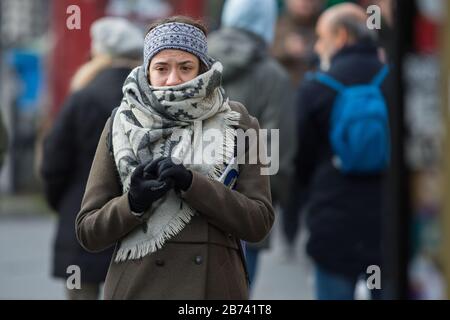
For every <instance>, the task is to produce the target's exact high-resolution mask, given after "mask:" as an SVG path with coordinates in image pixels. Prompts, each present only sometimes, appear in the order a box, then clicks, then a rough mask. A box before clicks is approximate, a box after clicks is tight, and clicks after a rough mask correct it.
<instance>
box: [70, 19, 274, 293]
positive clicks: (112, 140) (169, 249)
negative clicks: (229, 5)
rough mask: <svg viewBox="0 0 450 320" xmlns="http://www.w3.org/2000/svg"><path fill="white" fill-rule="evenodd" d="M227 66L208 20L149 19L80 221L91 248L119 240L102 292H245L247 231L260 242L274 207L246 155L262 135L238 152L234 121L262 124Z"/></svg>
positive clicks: (248, 126)
mask: <svg viewBox="0 0 450 320" xmlns="http://www.w3.org/2000/svg"><path fill="white" fill-rule="evenodd" d="M221 74H222V66H221V64H220V62H216V61H213V60H212V59H211V58H209V57H208V56H207V44H206V31H205V28H204V27H203V26H202V25H201V24H199V23H197V22H195V21H192V20H191V19H189V18H185V17H173V18H169V19H165V20H162V21H159V22H157V23H155V24H153V25H152V26H151V27H150V30H149V32H148V34H147V36H146V37H145V41H144V64H143V66H141V67H138V68H136V69H134V70H133V71H132V72H131V73H130V75H129V76H128V78H127V80H126V81H125V83H124V87H123V93H124V98H123V100H122V103H121V105H120V107H119V108H118V109H117V111H116V113H115V114H114V113H113V115H114V116H113V117H111V119H110V120H108V122H107V123H106V126H105V129H104V131H103V134H102V137H101V138H100V142H99V145H98V148H97V152H96V155H95V159H94V162H93V165H92V168H91V172H90V176H89V180H88V184H87V187H86V191H85V195H84V199H83V202H82V206H81V211H80V213H79V214H78V217H77V220H76V232H77V237H78V239H79V241H80V243H81V244H82V246H83V247H84V248H86V249H87V250H89V251H101V250H104V249H106V248H108V247H110V246H113V245H116V247H115V252H114V255H113V259H112V261H111V264H110V267H109V270H108V275H107V278H106V282H105V298H106V299H247V298H248V283H247V279H246V273H245V261H244V257H243V252H242V248H241V242H240V240H244V241H249V242H257V241H260V240H261V239H263V238H264V237H265V236H266V235H267V234H268V232H269V231H270V229H271V227H272V224H273V221H274V213H273V208H272V205H271V195H270V188H269V177H268V176H267V175H263V174H262V173H261V169H262V167H263V166H262V164H261V161H259V160H258V161H257V162H256V163H254V162H251V161H247V162H250V163H254V164H247V162H246V161H245V159H247V158H243V157H242V156H247V154H248V153H250V152H251V151H253V152H254V151H255V150H256V149H257V148H254V147H256V145H258V147H259V148H261V147H264V145H263V143H260V141H253V142H250V143H249V145H248V146H246V148H245V149H243V150H245V152H244V153H245V154H243V155H242V156H241V155H240V150H241V148H240V147H239V143H238V142H237V141H239V133H238V132H239V130H236V129H242V130H244V131H246V130H255V133H256V136H258V130H259V124H258V121H257V120H256V119H255V118H254V117H252V116H250V115H249V114H248V112H247V111H246V109H245V108H244V107H243V106H242V105H241V104H239V103H237V102H229V101H228V99H227V98H226V96H225V93H224V91H223V89H222V88H221V86H220V83H221ZM211 134H214V137H211ZM211 138H212V139H211ZM249 140H250V141H252V139H249ZM212 141H214V142H212ZM108 142H109V143H108ZM208 142H209V143H208ZM211 146H213V147H212V148H211ZM211 150H213V151H212V152H211V153H209V154H208V153H207V152H206V151H211ZM208 155H209V156H208ZM199 159H200V161H199ZM242 159H244V161H242Z"/></svg>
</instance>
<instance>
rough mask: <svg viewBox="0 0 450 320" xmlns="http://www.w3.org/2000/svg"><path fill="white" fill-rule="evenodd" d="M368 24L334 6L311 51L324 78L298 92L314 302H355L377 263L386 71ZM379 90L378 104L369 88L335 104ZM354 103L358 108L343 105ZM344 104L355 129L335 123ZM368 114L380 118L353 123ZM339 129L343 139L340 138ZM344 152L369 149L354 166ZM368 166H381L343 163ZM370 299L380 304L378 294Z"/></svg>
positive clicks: (353, 8)
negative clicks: (354, 87) (371, 110)
mask: <svg viewBox="0 0 450 320" xmlns="http://www.w3.org/2000/svg"><path fill="white" fill-rule="evenodd" d="M366 19H367V16H366V14H365V11H364V10H362V9H361V7H359V6H357V5H355V4H342V5H336V6H334V7H332V8H330V9H328V10H327V11H325V12H324V13H323V15H322V16H321V17H320V19H319V22H318V25H317V34H318V41H317V43H316V46H315V49H316V51H317V53H318V54H319V56H320V59H321V66H322V69H323V70H327V71H326V72H325V73H322V74H316V75H315V76H311V77H307V79H306V80H305V81H304V82H303V83H302V85H301V87H300V89H299V96H298V154H297V160H296V169H297V173H296V179H297V181H298V182H299V183H300V185H301V192H300V194H299V198H300V199H301V207H302V208H305V207H306V208H307V211H308V212H307V217H306V218H307V219H306V221H307V226H308V229H309V232H310V237H309V239H308V243H307V253H308V254H309V255H310V256H311V257H312V258H313V260H314V263H315V267H316V268H315V273H316V290H317V298H318V299H353V297H354V290H355V285H356V283H357V281H358V279H359V278H360V276H363V275H365V272H366V269H367V267H368V266H370V265H378V266H380V263H381V257H380V255H381V251H380V250H381V248H380V246H381V245H380V241H381V240H380V237H381V235H380V233H381V230H380V228H381V221H380V220H381V212H380V211H381V205H382V184H383V175H384V170H385V167H383V165H386V163H387V159H388V156H387V154H388V145H387V140H386V139H388V136H389V134H388V131H389V130H388V123H387V122H388V121H387V115H386V112H387V111H386V110H387V108H386V105H385V99H384V98H385V97H386V96H387V95H388V93H387V88H388V86H387V85H386V83H387V81H384V82H383V76H384V75H385V71H386V69H384V68H383V64H382V63H381V62H380V61H379V58H378V55H377V47H376V45H375V43H376V42H375V39H374V36H375V35H376V34H375V33H374V31H371V30H369V29H368V28H367V27H366ZM319 75H320V76H319ZM380 83H383V85H382V90H383V91H382V92H383V94H384V97H383V96H381V95H380V96H379V95H378V92H379V91H378V89H373V87H370V89H367V88H366V87H363V88H358V89H357V90H356V91H353V92H351V93H348V96H347V98H345V97H344V94H342V95H339V96H338V92H343V90H344V89H345V88H346V86H349V85H356V84H358V85H362V84H364V85H369V84H370V85H371V86H374V87H378V85H379V84H380ZM358 90H362V91H363V92H364V93H365V94H367V90H372V91H371V93H370V94H369V95H364V96H362V97H361V96H358V94H361V93H362V92H361V91H358ZM352 95H353V96H352ZM355 95H356V98H355V99H356V100H353V101H352V100H348V97H354V96H355ZM337 96H338V97H339V98H337ZM358 97H359V98H358ZM378 97H380V99H378V100H376V99H377V98H378ZM358 99H359V100H358ZM373 99H375V100H373ZM343 101H344V102H347V103H353V104H354V108H353V109H348V108H347V109H345V110H347V111H348V113H347V114H344V116H347V117H353V119H354V120H352V121H354V122H351V121H350V122H336V121H337V120H335V119H340V121H344V120H345V118H337V117H338V116H339V117H341V116H342V113H339V112H341V111H340V110H342V108H344V107H345V106H344V107H342V103H343ZM358 101H360V102H358ZM338 102H339V103H340V104H339V106H338V105H337V104H336V103H338ZM367 106H373V107H374V108H375V109H376V112H381V113H380V115H379V114H378V113H375V115H374V116H373V117H374V118H373V119H372V118H370V117H368V118H359V117H361V114H362V113H361V112H367V110H368V109H367ZM352 110H353V111H352ZM332 115H333V116H332ZM347 119H349V118H347ZM353 124H355V126H354V127H352V125H353ZM341 129H342V130H344V131H343V132H344V133H345V134H344V136H341V135H339V134H340V132H341V131H339V130H341ZM358 130H359V131H358ZM358 132H359V133H358ZM355 133H356V135H355ZM339 137H343V140H339V139H338V138H339ZM366 137H369V138H373V139H374V140H373V141H375V144H373V143H370V142H367V141H366V140H364V139H365V138H366ZM350 139H356V141H355V142H353V141H354V140H351V141H352V145H351V146H350V145H347V144H346V143H349V142H348V141H347V140H349V141H350ZM358 139H360V140H358ZM366 142H367V144H366ZM339 143H343V144H342V145H339ZM378 143H379V144H378ZM338 147H339V148H338ZM350 147H351V148H357V149H358V148H365V147H367V149H366V150H364V152H361V153H360V155H361V156H363V157H364V159H363V160H364V161H363V160H361V161H357V160H355V158H354V157H353V156H352V155H351V154H350V153H349V154H347V158H344V157H343V156H342V155H341V154H342V150H344V151H345V150H352V149H351V148H350ZM358 150H359V149H358ZM338 155H339V156H338ZM368 157H369V158H368ZM374 159H381V160H380V166H379V167H375V166H374V167H370V166H369V165H368V166H367V167H366V168H364V169H360V168H358V169H354V168H353V169H352V170H355V171H351V170H350V169H348V167H347V162H349V161H355V162H356V163H357V165H366V162H367V163H369V164H370V163H371V161H372V160H374ZM344 160H345V161H344ZM369 167H370V168H371V170H369V169H368V168H369ZM372 295H373V297H379V296H380V292H379V290H374V291H372Z"/></svg>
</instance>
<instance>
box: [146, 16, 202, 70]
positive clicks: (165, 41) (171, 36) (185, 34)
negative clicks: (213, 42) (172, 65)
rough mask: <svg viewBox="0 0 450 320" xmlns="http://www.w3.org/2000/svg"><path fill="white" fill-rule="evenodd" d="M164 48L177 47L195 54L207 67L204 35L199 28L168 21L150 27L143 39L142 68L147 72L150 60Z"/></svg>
mask: <svg viewBox="0 0 450 320" xmlns="http://www.w3.org/2000/svg"><path fill="white" fill-rule="evenodd" d="M164 49H178V50H183V51H187V52H189V53H192V54H193V55H195V56H197V57H198V58H199V59H200V60H201V61H202V62H203V63H204V64H205V65H206V66H207V67H208V68H209V67H210V66H211V58H209V57H208V54H207V52H208V44H207V42H206V36H205V34H204V33H203V31H202V30H200V29H199V28H197V27H195V26H193V25H190V24H186V23H180V22H169V23H164V24H162V25H159V26H157V27H155V28H154V29H152V30H151V31H150V32H149V33H148V34H147V35H146V36H145V39H144V70H145V75H146V76H147V74H148V66H149V63H150V60H151V59H152V58H153V57H154V56H155V55H156V54H157V53H158V52H160V51H162V50H164Z"/></svg>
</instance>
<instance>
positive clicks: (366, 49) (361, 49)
mask: <svg viewBox="0 0 450 320" xmlns="http://www.w3.org/2000/svg"><path fill="white" fill-rule="evenodd" d="M354 54H356V55H366V54H367V55H377V47H376V45H375V44H373V43H372V42H370V41H360V42H357V43H355V44H352V45H347V46H345V47H343V48H342V49H340V50H339V51H338V52H336V54H335V55H334V56H333V57H332V58H331V64H332V65H333V64H335V63H336V61H338V60H340V59H341V58H344V57H347V56H349V55H354Z"/></svg>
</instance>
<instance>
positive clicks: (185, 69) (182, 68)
mask: <svg viewBox="0 0 450 320" xmlns="http://www.w3.org/2000/svg"><path fill="white" fill-rule="evenodd" d="M181 70H183V71H190V70H192V68H191V67H181Z"/></svg>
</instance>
